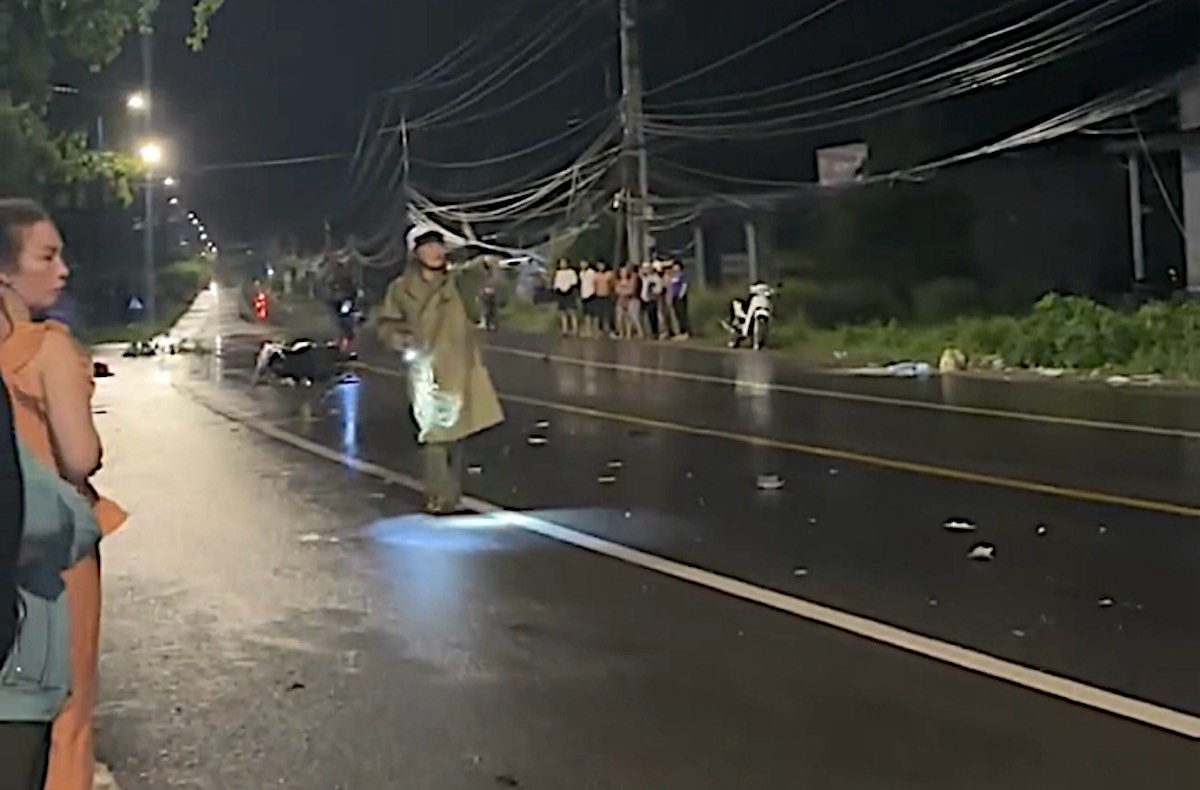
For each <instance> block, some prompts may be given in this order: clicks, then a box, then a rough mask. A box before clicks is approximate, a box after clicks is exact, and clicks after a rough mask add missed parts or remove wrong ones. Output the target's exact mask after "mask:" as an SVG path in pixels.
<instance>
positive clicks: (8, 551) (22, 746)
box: [0, 380, 100, 790]
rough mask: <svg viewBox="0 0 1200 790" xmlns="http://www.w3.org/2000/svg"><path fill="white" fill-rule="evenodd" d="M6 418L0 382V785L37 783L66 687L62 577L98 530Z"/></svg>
mask: <svg viewBox="0 0 1200 790" xmlns="http://www.w3.org/2000/svg"><path fill="white" fill-rule="evenodd" d="M13 422H14V421H13V412H12V404H11V401H10V399H9V396H8V391H7V389H6V388H5V386H4V384H3V381H2V380H0V512H2V513H3V514H4V518H3V519H0V790H42V788H43V787H45V782H46V770H47V767H48V763H49V758H50V733H51V728H52V723H53V721H54V719H55V717H56V716H57V715H58V713H59V711H60V710H61V709H62V706H63V704H64V703H65V702H66V701H67V699H68V697H69V694H70V691H71V661H70V656H71V622H70V608H69V606H68V603H67V597H66V594H65V591H64V585H63V580H62V574H63V573H64V572H66V571H67V570H68V569H70V568H71V567H72V566H73V565H75V564H76V563H77V562H79V561H81V560H84V559H86V558H88V557H91V556H92V555H93V554H94V552H95V550H96V545H97V544H98V543H99V541H100V531H99V528H98V526H97V524H96V517H95V515H94V514H93V513H92V510H91V507H90V506H89V504H88V502H87V501H86V500H85V499H84V498H83V497H82V496H80V495H79V493H78V492H76V491H75V490H74V489H73V488H71V487H70V486H69V485H67V484H66V483H65V482H64V481H63V480H62V479H61V478H60V477H59V476H58V473H57V472H56V471H55V470H54V469H52V468H47V467H45V466H43V465H42V464H41V463H39V462H38V461H37V460H36V459H35V458H34V457H33V454H32V453H31V452H29V451H28V450H27V449H25V448H24V447H22V446H21V444H20V443H19V442H18V441H17V439H16V432H15V430H14V427H13ZM90 779H91V778H90V777H89V785H88V786H90Z"/></svg>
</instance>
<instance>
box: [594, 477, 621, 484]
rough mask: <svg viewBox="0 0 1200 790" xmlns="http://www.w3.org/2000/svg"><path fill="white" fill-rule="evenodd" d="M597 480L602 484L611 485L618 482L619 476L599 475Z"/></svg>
mask: <svg viewBox="0 0 1200 790" xmlns="http://www.w3.org/2000/svg"><path fill="white" fill-rule="evenodd" d="M596 482H597V483H599V484H600V485H602V486H610V485H612V484H613V483H615V482H617V476H616V475H600V476H599V477H597V478H596Z"/></svg>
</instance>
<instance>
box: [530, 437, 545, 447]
mask: <svg viewBox="0 0 1200 790" xmlns="http://www.w3.org/2000/svg"><path fill="white" fill-rule="evenodd" d="M528 441H529V446H530V447H545V446H546V445H547V444H549V443H550V440H549V439H547V438H546V437H545V436H530V437H529V440H528Z"/></svg>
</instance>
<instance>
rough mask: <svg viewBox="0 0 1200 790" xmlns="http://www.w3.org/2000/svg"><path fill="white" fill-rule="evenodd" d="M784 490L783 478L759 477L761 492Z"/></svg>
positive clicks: (772, 476)
mask: <svg viewBox="0 0 1200 790" xmlns="http://www.w3.org/2000/svg"><path fill="white" fill-rule="evenodd" d="M781 488H783V478H782V477H780V476H779V475H759V476H758V490H759V491H778V490H779V489H781Z"/></svg>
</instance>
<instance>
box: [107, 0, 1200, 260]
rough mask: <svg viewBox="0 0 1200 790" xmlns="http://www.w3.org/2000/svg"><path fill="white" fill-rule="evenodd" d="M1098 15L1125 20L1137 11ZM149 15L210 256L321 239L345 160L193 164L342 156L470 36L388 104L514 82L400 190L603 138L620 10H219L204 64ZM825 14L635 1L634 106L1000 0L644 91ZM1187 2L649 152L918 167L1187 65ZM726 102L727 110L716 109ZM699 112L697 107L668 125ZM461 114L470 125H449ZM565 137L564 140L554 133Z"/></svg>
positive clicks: (748, 162)
mask: <svg viewBox="0 0 1200 790" xmlns="http://www.w3.org/2000/svg"><path fill="white" fill-rule="evenodd" d="M1110 1H1111V2H1113V3H1116V4H1122V5H1124V6H1126V7H1128V6H1133V5H1137V4H1138V2H1139V0H1110ZM1100 2H1101V0H1074V2H1068V4H1067V5H1068V6H1069V7H1070V8H1073V9H1075V10H1076V11H1078V10H1084V9H1086V8H1089V7H1092V6H1096V5H1098V4H1099V3H1100ZM1059 3H1061V0H1057V2H1056V0H1026V1H1025V2H1014V3H1012V4H1011V5H1012V6H1013V7H1012V9H1011V11H1010V12H1009V13H1006V14H1003V15H1001V16H997V17H996V18H994V19H993V20H991V21H989V22H986V23H982V24H980V25H977V26H975V27H973V28H971V29H970V30H969V31H964V32H962V33H960V34H958V36H956V37H954V38H951V39H947V40H943V41H941V42H939V43H934V44H930V45H929V46H927V47H924V48H922V49H919V50H916V51H914V52H911V53H908V54H907V55H902V56H899V57H897V58H896V59H895V60H894V61H891V65H893V66H898V65H903V64H905V63H908V62H912V61H914V60H917V59H919V58H921V57H925V56H928V55H929V54H932V53H935V52H937V51H938V50H939V48H941V47H945V46H947V45H948V43H951V42H953V41H957V40H961V39H963V38H965V37H968V36H970V35H972V34H978V33H980V32H984V31H987V30H989V29H994V28H996V27H999V26H1001V25H1003V24H1006V23H1008V24H1010V23H1012V22H1013V21H1017V20H1020V19H1021V18H1023V17H1025V16H1027V15H1028V14H1030V13H1034V12H1036V11H1038V10H1041V9H1046V8H1049V7H1052V6H1055V5H1058V4H1059ZM163 5H164V10H163V12H162V13H161V14H160V18H159V20H158V46H157V52H156V68H157V95H158V104H157V107H158V112H159V118H160V121H161V123H160V128H161V130H162V134H163V136H164V137H167V138H168V139H170V140H171V142H172V146H173V148H174V152H175V155H176V156H177V158H178V159H179V165H180V167H181V169H182V173H183V176H184V178H185V193H184V198H185V200H186V201H187V202H188V203H189V204H190V205H192V206H195V207H196V208H197V209H198V210H200V211H201V212H202V214H203V215H204V216H205V217H206V218H207V219H208V221H209V224H210V227H212V228H213V229H214V230H215V232H216V235H217V237H218V238H219V239H221V240H222V242H225V243H228V242H230V241H233V240H239V241H240V240H244V241H258V240H261V239H262V238H264V237H266V236H268V235H270V234H278V233H296V234H301V235H302V237H303V238H305V239H309V240H311V239H312V238H313V237H314V234H318V233H319V229H320V218H321V217H323V216H325V215H326V214H327V213H329V212H331V211H333V210H334V209H335V208H336V206H337V205H338V199H339V195H341V194H342V192H341V190H342V189H343V187H344V185H345V184H344V180H345V177H346V167H347V163H346V162H345V161H338V162H331V163H325V164H317V165H305V166H300V167H289V168H276V169H267V168H257V169H248V170H236V171H224V172H213V171H205V172H196V171H195V169H196V168H197V167H199V166H207V165H214V164H225V163H233V162H244V161H256V160H265V159H276V158H287V157H299V156H308V155H316V154H326V153H334V152H348V151H351V150H353V148H354V147H355V142H356V138H357V136H358V132H359V128H360V124H361V122H362V118H363V113H364V110H365V109H366V107H367V103H368V100H369V97H370V96H371V94H372V93H373V92H375V91H377V90H379V89H381V88H385V87H388V86H393V85H396V84H398V83H402V82H403V81H404V80H405V79H407V78H411V77H412V76H414V75H416V74H419V73H421V72H422V71H423V70H425V69H427V68H428V67H430V66H431V65H433V64H434V63H435V62H437V61H438V60H439V59H441V58H443V56H445V55H446V54H447V53H450V52H451V51H452V50H453V49H454V48H455V47H457V46H459V45H460V44H462V43H463V42H464V41H465V40H466V39H468V38H470V37H471V36H473V35H476V34H480V35H483V36H485V39H484V42H483V46H481V47H480V48H479V49H478V50H477V51H476V52H475V53H473V54H472V55H471V57H469V58H466V59H462V60H461V61H459V62H455V63H454V64H453V68H451V69H450V70H449V71H448V72H447V73H446V74H445V75H444V76H443V77H442V79H447V78H449V79H453V78H455V77H460V78H462V81H461V82H459V83H458V84H452V85H449V86H446V87H442V88H440V89H430V90H422V91H418V92H415V93H410V94H406V95H405V97H404V98H403V101H404V102H406V104H405V106H406V107H407V111H408V113H409V115H410V117H421V116H428V114H429V113H431V112H436V111H437V110H438V109H439V108H442V107H444V106H446V104H447V103H448V102H449V101H451V100H452V99H454V98H455V96H457V95H459V93H460V92H461V91H462V90H463V89H464V88H465V87H467V86H469V85H471V84H473V83H474V82H475V81H476V80H477V79H481V78H483V77H484V76H486V75H491V74H495V73H497V72H499V71H504V70H511V69H515V68H522V70H521V71H520V73H519V74H518V75H517V76H516V77H515V78H513V79H512V80H511V82H510V83H509V84H507V85H505V86H504V87H503V88H501V89H499V90H497V91H496V92H495V93H494V94H493V95H490V96H488V97H487V98H485V99H483V100H482V101H480V102H479V103H477V104H475V105H473V106H471V107H470V108H468V109H464V110H462V111H461V112H460V113H458V114H456V115H451V116H449V117H447V118H446V119H444V120H443V123H444V124H451V125H447V126H443V127H442V128H431V129H428V130H423V131H422V132H420V133H417V134H414V137H413V141H412V151H413V156H414V158H416V159H417V160H419V161H420V162H421V164H419V165H418V166H417V168H416V169H415V170H414V179H415V181H416V182H417V183H418V184H419V185H420V186H421V187H422V188H424V189H426V190H427V191H429V192H431V193H456V192H473V191H478V190H482V189H486V188H488V187H489V186H490V185H494V184H501V183H504V182H507V181H512V180H514V179H518V178H521V177H523V176H526V175H528V176H529V177H535V176H538V175H541V174H543V173H546V172H550V171H552V170H554V169H556V168H557V167H561V166H562V165H563V164H564V163H565V162H566V161H569V160H570V159H571V158H572V157H573V156H574V155H575V154H577V153H578V152H579V151H581V150H582V149H583V148H584V146H585V145H586V144H587V143H588V142H590V140H591V139H592V137H593V136H594V135H595V134H596V133H598V132H599V131H600V130H601V128H602V126H603V121H602V120H599V121H596V122H595V123H594V124H593V125H592V126H590V127H589V126H586V124H584V125H583V128H580V126H579V124H580V122H585V121H586V120H587V119H588V118H589V117H592V116H594V115H595V114H596V113H597V112H602V111H604V109H605V108H606V107H610V106H612V104H613V103H614V102H615V99H616V91H617V90H618V88H619V82H618V75H619V69H618V60H617V50H616V48H615V39H616V28H615V5H616V0H570V1H569V2H568V0H439V1H438V2H433V0H393V1H392V2H379V1H378V0H342V2H339V3H336V4H334V3H330V2H328V0H288V2H286V3H281V2H279V1H278V0H228V2H227V3H226V8H225V10H223V11H222V13H221V14H220V16H219V17H218V18H217V20H216V21H215V23H214V26H213V36H212V40H211V41H210V43H209V45H208V47H207V48H206V49H205V51H204V52H202V53H200V54H193V53H191V52H189V51H188V50H187V49H186V47H184V45H183V39H184V36H185V34H186V31H187V27H188V24H189V21H190V9H189V6H190V3H188V2H185V1H184V0H171V1H170V2H166V3H164V4H163ZM823 5H825V0H756V1H755V2H754V3H746V4H730V3H727V2H721V3H718V2H715V1H714V0H686V2H685V0H642V17H643V18H642V47H643V57H644V60H645V69H646V87H647V90H648V91H649V92H650V94H649V96H648V98H647V104H648V109H649V111H650V112H655V111H658V112H666V113H678V112H681V110H680V109H678V108H669V107H668V108H664V109H661V110H657V109H656V108H657V107H659V106H660V105H663V104H670V103H675V102H679V101H688V100H692V99H696V98H703V97H705V96H709V95H713V94H724V93H731V92H738V91H744V90H752V89H755V88H758V87H762V86H765V85H770V84H772V83H777V82H782V81H786V80H791V79H795V78H797V77H801V76H803V75H805V74H806V73H810V72H811V71H814V70H821V69H827V68H830V67H834V66H838V65H841V64H844V63H847V62H851V61H855V60H858V59H860V58H864V57H869V56H870V55H872V54H874V53H878V52H880V51H882V50H884V49H888V48H891V47H895V46H899V45H901V44H903V43H905V42H907V41H910V40H912V39H914V38H916V37H919V36H922V35H925V34H928V33H931V32H933V31H935V30H937V29H938V28H941V27H944V26H946V25H948V24H952V23H955V22H957V21H960V20H963V19H966V18H968V17H971V16H972V15H974V14H978V13H980V12H981V11H983V10H987V9H992V8H995V7H997V6H998V5H1000V4H999V3H998V2H997V0H956V2H953V3H950V2H946V0H904V2H897V0H848V1H847V2H845V3H844V4H843V5H842V6H841V7H839V8H838V9H836V10H835V11H833V12H831V13H829V14H828V15H827V16H825V17H823V18H821V19H820V20H817V21H815V22H813V23H811V24H810V25H808V26H806V27H804V28H802V29H801V30H798V31H797V32H795V33H793V34H791V35H788V36H787V37H785V38H783V39H781V40H780V41H778V42H776V43H774V44H772V45H770V46H768V47H765V48H763V49H762V50H761V51H759V52H756V53H755V54H753V55H752V56H749V57H746V58H742V59H739V60H737V61H735V62H733V63H731V64H729V65H727V66H725V67H723V68H721V69H718V70H716V71H714V72H712V73H711V74H708V75H705V76H704V77H703V78H701V79H698V80H694V81H691V82H688V83H685V84H682V85H679V86H678V87H676V88H673V89H670V90H667V91H655V90H654V89H655V87H656V86H659V85H662V84H664V83H666V82H668V81H670V80H673V79H674V78H676V77H678V76H679V75H681V74H686V73H688V72H690V71H692V70H694V69H696V68H699V67H701V66H703V65H705V64H706V63H709V62H711V61H713V60H715V59H717V58H719V57H721V56H723V55H725V54H728V53H730V52H732V51H734V50H737V49H739V48H741V47H742V46H744V45H745V44H748V43H750V42H751V41H753V40H755V39H757V38H759V37H761V36H763V35H766V34H768V33H770V32H771V31H773V30H776V29H778V28H779V27H780V26H782V25H784V24H786V23H788V22H790V21H792V20H794V19H796V18H798V17H799V16H801V15H803V14H804V13H807V12H809V11H812V10H816V9H818V8H819V7H821V6H823ZM1198 6H1200V4H1198V3H1195V2H1194V0H1162V2H1159V3H1158V4H1157V5H1155V6H1154V7H1153V8H1151V9H1150V10H1149V11H1148V12H1146V13H1145V14H1143V15H1140V16H1139V17H1137V18H1136V19H1135V20H1134V21H1132V22H1129V23H1127V24H1124V25H1122V26H1121V27H1120V28H1118V29H1117V30H1116V31H1115V35H1113V36H1112V37H1111V38H1110V39H1109V40H1106V41H1105V42H1104V43H1103V44H1102V45H1101V46H1099V47H1097V48H1095V49H1092V50H1090V51H1089V52H1087V53H1083V54H1080V55H1075V56H1071V57H1068V58H1065V59H1063V60H1062V61H1060V62H1058V63H1056V64H1054V65H1052V66H1049V67H1046V68H1041V69H1038V70H1037V71H1035V72H1033V73H1030V74H1027V75H1024V76H1022V77H1019V78H1018V79H1016V80H1014V81H1012V82H1011V83H1009V84H1007V85H1005V86H1002V87H999V88H988V89H986V90H985V91H982V92H980V93H979V94H975V95H972V96H971V97H969V98H966V99H956V100H952V101H950V102H947V103H944V104H939V105H935V106H933V107H930V108H926V109H922V110H919V111H912V112H907V113H901V114H898V115H896V116H889V117H887V118H884V119H882V120H879V121H874V122H872V123H870V124H865V125H864V124H852V125H848V126H846V127H844V128H836V129H830V130H824V131H821V132H819V133H812V134H805V135H796V136H793V137H788V138H784V139H776V140H771V141H742V142H739V141H736V140H734V141H723V142H709V143H701V144H696V143H688V144H679V143H678V142H668V141H652V146H654V147H652V149H651V150H652V152H655V153H656V155H657V154H658V153H660V152H661V153H662V154H663V155H665V156H669V157H670V158H671V159H672V160H674V161H678V162H685V163H687V164H689V165H692V166H695V167H703V168H707V169H711V170H719V171H721V172H723V173H726V174H733V175H742V176H751V177H755V178H781V179H798V180H809V179H811V178H812V177H813V173H812V149H813V148H814V147H815V146H818V145H824V144H830V143H839V142H845V141H848V140H855V139H861V138H862V137H864V136H868V137H870V139H872V141H873V145H876V146H880V145H881V148H882V149H883V150H882V151H881V153H880V156H883V157H891V158H892V159H894V160H896V162H898V163H900V164H916V162H915V161H905V160H906V159H913V158H914V157H917V158H919V157H924V156H937V155H940V154H945V153H950V152H952V151H954V150H961V149H962V148H964V147H970V146H972V145H974V144H977V143H982V142H988V141H990V140H992V139H995V138H997V137H999V136H1001V135H1003V134H1006V133H1008V132H1010V131H1013V130H1016V129H1018V128H1021V126H1022V125H1027V124H1028V123H1029V122H1031V121H1035V120H1038V119H1040V118H1041V117H1044V116H1045V115H1047V114H1049V113H1052V112H1054V111H1056V110H1058V109H1062V108H1065V107H1069V106H1071V105H1072V104H1078V103H1079V102H1080V101H1081V100H1083V99H1087V98H1091V97H1093V96H1095V95H1097V94H1099V93H1103V92H1104V91H1106V90H1109V89H1112V88H1116V87H1119V86H1121V85H1122V84H1123V83H1126V82H1129V81H1130V80H1132V79H1135V78H1137V77H1139V76H1142V75H1146V74H1157V73H1165V72H1167V71H1169V70H1171V69H1173V68H1177V67H1179V66H1181V65H1182V64H1184V63H1187V62H1188V61H1189V60H1190V59H1194V58H1195V56H1196V53H1197V52H1198V51H1200V13H1198V11H1197V7H1198ZM735 11H736V13H735ZM1064 13H1066V12H1064ZM538 32H544V33H545V36H544V37H543V38H542V39H541V40H539V41H537V42H536V43H535V45H534V46H532V48H531V49H530V51H529V52H528V53H527V54H525V55H523V56H522V57H521V58H519V59H515V60H509V61H508V62H498V61H497V60H496V58H495V56H496V55H497V54H499V55H501V56H502V55H503V54H504V48H505V47H506V46H508V45H509V44H510V43H511V42H512V41H513V40H514V39H515V38H519V37H522V36H531V35H535V34H537V33H538ZM129 50H130V51H128V52H126V53H125V55H124V56H123V57H122V58H121V59H120V60H119V61H118V63H117V64H115V65H114V66H113V67H112V68H111V69H109V70H108V71H106V72H105V73H104V74H102V75H101V76H100V77H99V78H98V79H99V80H100V81H101V82H102V83H103V87H104V88H106V89H108V90H112V91H119V90H122V89H124V88H125V87H126V86H135V85H136V83H137V81H138V79H139V75H140V67H139V64H138V59H137V53H136V46H135V45H132V46H130V48H129ZM880 68H883V67H880ZM472 72H475V73H474V74H473V73H472ZM875 73H878V68H877V69H876V70H874V71H867V72H863V71H857V72H853V73H850V74H848V75H844V76H842V77H839V78H835V79H834V80H832V81H827V82H824V83H820V84H818V85H808V86H805V87H803V88H798V89H796V90H794V91H792V92H790V93H789V92H782V93H780V94H777V95H774V96H772V97H771V100H779V99H787V98H789V97H792V96H799V95H804V94H805V93H811V92H813V91H814V90H817V89H827V88H829V87H830V86H833V87H837V86H838V85H839V84H845V83H847V82H853V81H855V80H861V79H862V78H863V77H864V75H866V76H870V75H873V74H875ZM839 80H840V82H839ZM549 83H552V84H549ZM535 88H542V92H541V93H540V94H539V95H538V96H537V97H536V98H535V99H531V100H529V101H527V102H524V103H522V104H520V105H519V106H516V107H514V108H512V109H511V110H508V111H505V112H499V113H496V112H495V111H496V110H497V109H498V108H502V107H504V106H505V105H507V104H508V103H510V102H512V101H513V100H514V99H518V98H520V97H521V96H523V95H525V94H527V93H529V92H530V91H531V90H534V89H535ZM734 106H736V105H734ZM816 106H818V107H819V106H820V104H819V103H818V104H817V105H816ZM399 107H400V101H398V102H397V103H396V104H395V105H394V109H395V110H396V112H397V115H398V111H399ZM729 108H730V105H729V104H724V105H721V106H720V107H719V108H717V109H722V110H724V109H729ZM696 109H700V110H705V109H711V108H704V107H685V108H683V110H682V111H687V110H696ZM476 115H484V116H486V117H483V118H481V119H479V120H476V121H473V122H468V123H465V124H464V123H461V121H462V120H463V119H467V120H468V121H469V120H470V118H471V117H472V116H476ZM571 129H576V130H577V133H575V134H573V135H572V134H570V130H571ZM893 129H894V130H896V131H895V133H894V134H893V133H892V131H891V130H893ZM560 134H569V135H570V136H567V137H565V138H564V139H563V141H562V142H561V143H559V144H556V145H553V146H549V147H547V148H545V149H544V150H543V151H541V152H539V153H538V154H537V155H533V156H529V157H524V158H521V159H519V160H515V161H512V162H507V163H504V164H502V165H496V166H490V167H473V168H453V167H449V168H448V167H446V166H445V165H447V164H451V165H452V164H454V163H456V162H463V161H474V160H479V159H486V158H489V157H493V156H496V155H503V154H505V153H507V152H509V151H513V150H516V149H520V148H524V147H527V146H530V145H533V144H535V143H538V142H540V141H542V140H544V139H547V138H550V137H553V136H555V135H560ZM899 140H903V145H900V144H897V145H896V146H895V148H896V150H894V151H890V152H889V151H887V150H886V149H887V147H888V142H889V141H899ZM875 141H882V143H881V144H877V143H876V142H875ZM116 142H117V141H114V144H115V143H116Z"/></svg>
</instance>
